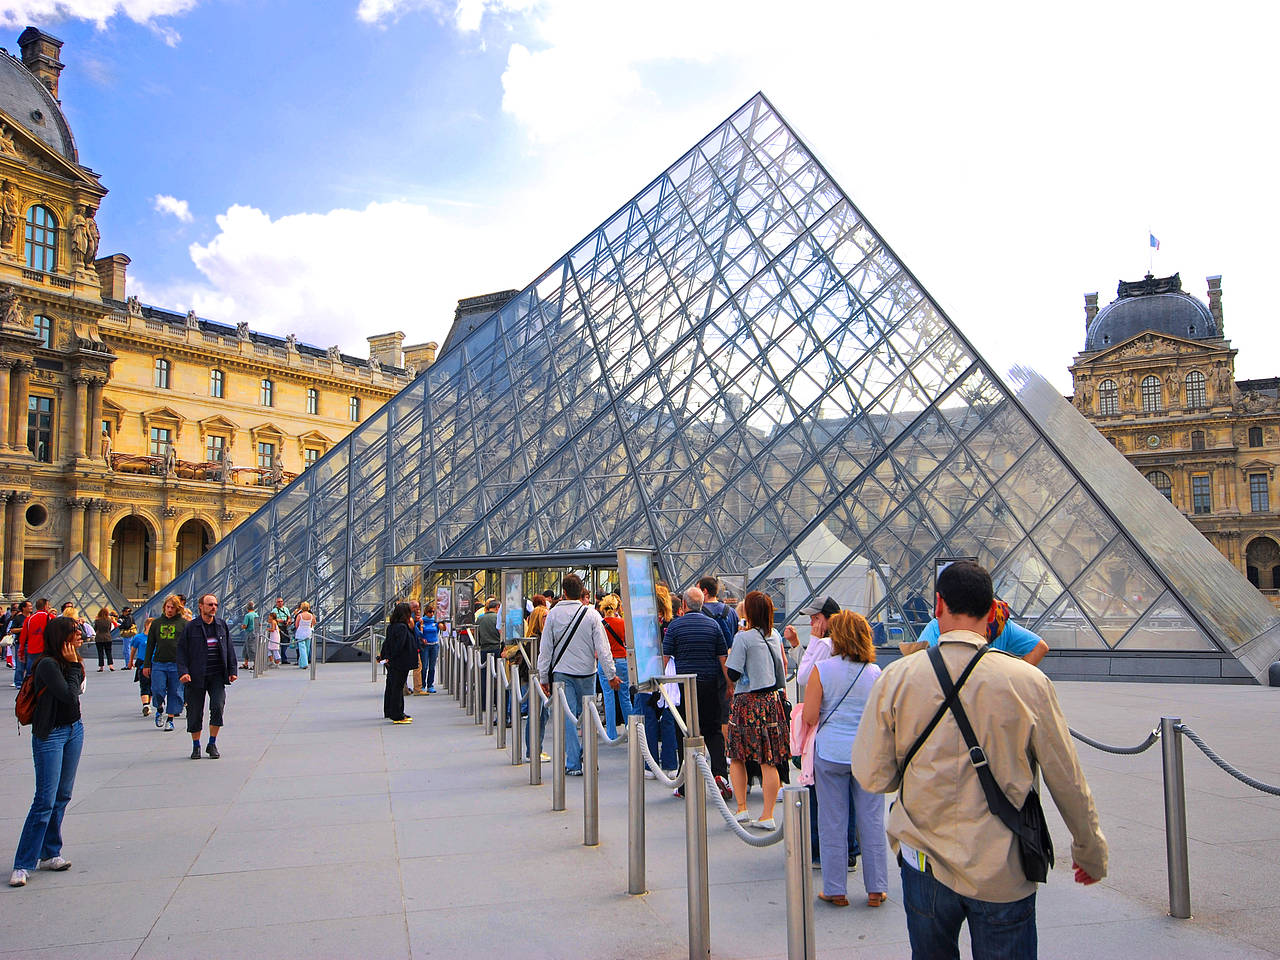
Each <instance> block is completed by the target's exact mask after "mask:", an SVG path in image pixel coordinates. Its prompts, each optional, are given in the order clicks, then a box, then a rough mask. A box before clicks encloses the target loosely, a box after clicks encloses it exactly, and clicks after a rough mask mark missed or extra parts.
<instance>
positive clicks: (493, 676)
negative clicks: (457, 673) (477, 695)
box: [484, 654, 500, 733]
mask: <svg viewBox="0 0 1280 960" xmlns="http://www.w3.org/2000/svg"><path fill="white" fill-rule="evenodd" d="M499 659H500V658H499V657H498V655H497V654H490V656H489V677H488V684H487V685H486V689H487V690H488V691H489V713H488V714H487V719H488V721H489V725H488V726H487V727H485V730H484V732H485V733H495V732H496V731H497V729H498V660H499Z"/></svg>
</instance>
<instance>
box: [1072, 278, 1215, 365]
mask: <svg viewBox="0 0 1280 960" xmlns="http://www.w3.org/2000/svg"><path fill="white" fill-rule="evenodd" d="M1146 330H1152V331H1155V332H1156V333H1167V334H1169V335H1171V336H1175V337H1182V338H1184V339H1187V340H1213V339H1216V338H1218V337H1221V336H1222V330H1221V329H1219V326H1218V323H1217V321H1216V320H1214V318H1213V314H1212V313H1210V312H1209V308H1208V307H1207V306H1205V305H1204V303H1202V302H1201V301H1200V300H1197V299H1196V298H1195V297H1193V296H1191V294H1189V293H1184V292H1183V290H1182V279H1181V278H1180V277H1179V276H1178V274H1176V273H1175V274H1174V275H1173V276H1172V277H1160V278H1156V277H1153V276H1151V275H1150V274H1147V276H1146V277H1145V278H1144V279H1142V280H1136V281H1133V282H1125V281H1123V280H1122V281H1121V282H1120V286H1119V287H1118V288H1117V289H1116V299H1114V300H1112V301H1111V302H1110V303H1109V304H1107V305H1106V306H1105V307H1103V308H1102V309H1101V310H1099V311H1098V315H1097V316H1096V317H1094V318H1093V322H1092V323H1090V324H1089V329H1088V332H1087V333H1086V334H1085V340H1084V349H1085V351H1086V352H1088V351H1091V350H1105V349H1107V348H1108V347H1114V346H1116V345H1117V344H1120V343H1124V342H1125V341H1126V340H1129V339H1131V338H1133V337H1136V336H1137V335H1138V334H1140V333H1142V332H1143V331H1146Z"/></svg>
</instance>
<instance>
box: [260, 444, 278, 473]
mask: <svg viewBox="0 0 1280 960" xmlns="http://www.w3.org/2000/svg"><path fill="white" fill-rule="evenodd" d="M275 462H276V445H275V444H274V443H259V444H258V469H259V470H270V469H271V468H272V467H273V466H275Z"/></svg>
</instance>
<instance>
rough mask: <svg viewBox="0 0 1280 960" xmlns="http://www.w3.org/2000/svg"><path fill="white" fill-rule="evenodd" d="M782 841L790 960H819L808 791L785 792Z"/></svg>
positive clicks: (796, 788)
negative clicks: (784, 857)
mask: <svg viewBox="0 0 1280 960" xmlns="http://www.w3.org/2000/svg"><path fill="white" fill-rule="evenodd" d="M782 839H783V848H784V850H785V851H786V877H787V960H817V956H818V952H817V949H816V947H815V946H814V942H813V870H812V868H811V867H810V865H809V864H810V859H811V856H812V854H811V852H810V851H811V848H812V841H811V840H810V837H809V791H808V789H806V788H805V787H802V786H799V785H795V786H788V787H786V788H784V789H783V791H782Z"/></svg>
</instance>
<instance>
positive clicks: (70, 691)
mask: <svg viewBox="0 0 1280 960" xmlns="http://www.w3.org/2000/svg"><path fill="white" fill-rule="evenodd" d="M79 646H80V625H79V623H77V622H76V621H75V620H72V619H71V618H69V617H58V618H57V619H56V620H53V621H51V622H50V623H49V626H48V627H47V628H46V629H45V639H44V650H45V654H44V656H43V657H41V658H40V660H39V661H38V662H37V663H36V665H35V692H36V712H35V718H34V719H33V720H32V723H31V757H32V760H33V761H34V762H35V771H36V789H35V797H34V798H33V799H32V801H31V809H30V810H29V811H28V813H27V819H26V822H25V823H24V824H23V825H22V835H21V837H20V838H19V839H18V850H17V852H16V853H15V854H14V856H13V873H12V874H11V875H10V877H9V886H11V887H24V886H26V884H27V878H28V876H29V875H30V874H31V873H33V872H34V871H35V870H36V869H37V867H38V868H39V869H42V870H66V869H68V868H69V867H70V866H71V862H70V861H69V860H65V859H63V857H62V815H63V813H64V812H65V811H66V809H67V804H68V803H69V802H70V801H71V790H72V788H73V787H74V786H75V782H76V768H77V767H78V766H79V764H80V751H81V749H82V748H83V747H84V726H83V725H82V724H81V723H80V693H81V691H82V690H83V689H84V664H83V663H82V662H81V660H80V653H79V650H78V648H79Z"/></svg>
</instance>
